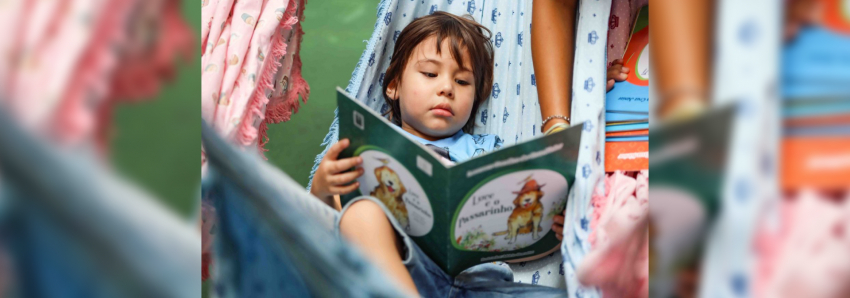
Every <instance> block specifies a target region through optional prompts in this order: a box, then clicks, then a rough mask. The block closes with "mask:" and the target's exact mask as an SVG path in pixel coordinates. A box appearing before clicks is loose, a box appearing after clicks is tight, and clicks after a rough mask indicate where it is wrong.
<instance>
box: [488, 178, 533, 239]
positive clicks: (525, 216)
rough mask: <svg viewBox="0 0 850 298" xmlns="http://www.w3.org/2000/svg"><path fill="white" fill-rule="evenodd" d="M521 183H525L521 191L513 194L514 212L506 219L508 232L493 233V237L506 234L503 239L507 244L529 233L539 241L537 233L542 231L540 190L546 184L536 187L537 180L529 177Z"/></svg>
mask: <svg viewBox="0 0 850 298" xmlns="http://www.w3.org/2000/svg"><path fill="white" fill-rule="evenodd" d="M522 182H525V185H523V186H522V189H521V190H520V191H518V192H517V191H515V192H513V193H514V194H516V195H517V197H516V199H514V201H513V203H514V210H513V211H512V212H511V216H509V217H508V230H507V231H501V232H496V233H493V236H499V235H504V234H507V236H505V239H509V240H510V241H508V244H513V243H514V242H516V238H517V236H518V235H519V234H528V233H531V237H532V239H534V240H537V239H540V235H539V232H541V231H543V228H541V227H540V221H541V220H542V219H543V204H541V203H540V198H542V197H543V191H541V190H540V189H541V188H543V186H545V185H546V184H543V185H537V180H534V179H531V176H528V177H527V178H525V179H524V180H523V181H522ZM522 182H520V183H522Z"/></svg>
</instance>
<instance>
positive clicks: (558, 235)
mask: <svg viewBox="0 0 850 298" xmlns="http://www.w3.org/2000/svg"><path fill="white" fill-rule="evenodd" d="M555 238H558V241H564V236H563V235H561V234H555Z"/></svg>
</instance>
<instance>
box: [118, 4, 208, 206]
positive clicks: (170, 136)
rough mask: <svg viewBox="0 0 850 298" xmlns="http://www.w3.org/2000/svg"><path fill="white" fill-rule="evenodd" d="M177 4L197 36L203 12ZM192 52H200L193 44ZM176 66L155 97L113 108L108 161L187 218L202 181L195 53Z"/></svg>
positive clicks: (199, 59)
mask: <svg viewBox="0 0 850 298" xmlns="http://www.w3.org/2000/svg"><path fill="white" fill-rule="evenodd" d="M179 2H180V6H181V8H182V9H181V11H182V14H183V17H184V18H185V20H186V23H187V24H189V25H190V26H191V29H192V32H194V35H195V36H197V35H199V34H200V30H201V11H200V10H199V9H198V8H197V5H195V4H196V3H194V2H192V1H187V0H183V1H179ZM192 53H200V44H198V42H197V41H195V43H194V44H193V49H192ZM175 62H178V61H175ZM175 65H176V66H177V68H176V73H175V75H174V78H173V81H171V82H169V83H167V84H165V85H163V88H162V90H161V91H160V93H159V94H158V95H157V96H156V97H154V98H150V99H145V100H143V101H141V102H136V103H127V104H121V105H118V106H117V107H116V111H115V114H114V125H115V126H114V132H113V134H112V137H113V138H112V140H111V145H110V146H111V156H110V159H111V160H112V162H113V164H114V166H115V168H116V169H117V170H118V171H119V172H121V173H123V174H125V175H126V176H127V178H129V179H131V180H133V181H135V182H136V183H138V184H139V186H141V187H144V188H147V189H148V190H149V191H150V192H151V193H152V194H153V195H154V196H155V197H158V198H160V199H162V201H163V203H165V204H166V205H168V206H170V207H171V208H174V210H175V211H177V212H178V213H180V214H183V215H185V216H187V217H188V216H190V214H191V212H193V211H195V210H196V209H197V207H196V206H195V204H197V195H198V184H199V183H200V182H201V172H200V171H198V165H199V164H200V160H199V159H198V150H199V148H198V147H199V144H200V139H201V137H200V136H201V126H200V125H199V124H198V117H199V116H200V113H201V111H200V110H199V109H198V102H197V100H196V98H197V94H198V88H199V86H200V85H201V73H200V72H198V71H197V70H198V69H200V68H201V56H200V55H199V54H195V55H194V56H192V60H191V61H179V63H177V64H175Z"/></svg>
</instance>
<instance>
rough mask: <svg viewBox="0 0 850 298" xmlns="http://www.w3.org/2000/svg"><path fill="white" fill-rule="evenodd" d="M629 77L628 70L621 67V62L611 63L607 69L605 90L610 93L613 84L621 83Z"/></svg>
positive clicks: (618, 60)
mask: <svg viewBox="0 0 850 298" xmlns="http://www.w3.org/2000/svg"><path fill="white" fill-rule="evenodd" d="M628 77H629V68H628V67H625V66H623V60H620V59H617V60H614V61H613V62H612V63H611V67H609V68H608V75H607V78H608V81H607V85H606V88H608V89H607V91H611V88H614V82H622V81H625V80H626V79H627V78H628Z"/></svg>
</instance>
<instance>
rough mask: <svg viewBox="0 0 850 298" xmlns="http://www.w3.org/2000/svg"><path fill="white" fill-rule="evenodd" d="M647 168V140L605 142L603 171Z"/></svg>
mask: <svg viewBox="0 0 850 298" xmlns="http://www.w3.org/2000/svg"><path fill="white" fill-rule="evenodd" d="M647 169H649V142H643V141H642V142H608V143H605V172H613V171H617V170H620V171H640V170H647Z"/></svg>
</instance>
